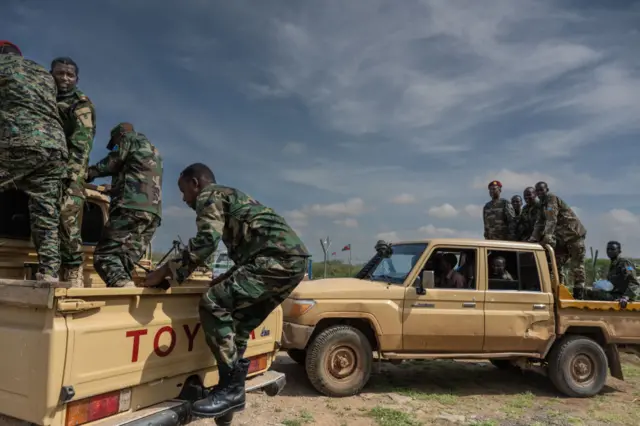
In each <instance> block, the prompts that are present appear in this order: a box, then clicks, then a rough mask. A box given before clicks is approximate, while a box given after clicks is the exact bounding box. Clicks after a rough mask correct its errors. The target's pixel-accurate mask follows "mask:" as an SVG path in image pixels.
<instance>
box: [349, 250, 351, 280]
mask: <svg viewBox="0 0 640 426" xmlns="http://www.w3.org/2000/svg"><path fill="white" fill-rule="evenodd" d="M349 276H351V244H349Z"/></svg>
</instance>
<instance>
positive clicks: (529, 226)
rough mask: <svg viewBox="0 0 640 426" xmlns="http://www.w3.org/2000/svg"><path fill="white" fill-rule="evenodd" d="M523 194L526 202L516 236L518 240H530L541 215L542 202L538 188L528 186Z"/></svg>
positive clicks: (519, 219)
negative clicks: (537, 191)
mask: <svg viewBox="0 0 640 426" xmlns="http://www.w3.org/2000/svg"><path fill="white" fill-rule="evenodd" d="M522 195H523V198H524V201H525V203H526V204H525V206H524V207H523V208H522V213H520V216H519V217H518V227H517V232H516V236H517V239H518V241H529V238H531V236H532V235H533V230H534V227H535V225H536V221H537V220H538V216H539V215H540V202H539V201H538V197H537V196H536V190H535V188H534V187H532V186H530V187H528V188H526V189H525V190H524V192H523V193H522Z"/></svg>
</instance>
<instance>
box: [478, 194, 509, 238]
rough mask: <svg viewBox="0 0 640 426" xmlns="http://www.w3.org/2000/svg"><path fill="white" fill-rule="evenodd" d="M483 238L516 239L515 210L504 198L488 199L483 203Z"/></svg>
mask: <svg viewBox="0 0 640 426" xmlns="http://www.w3.org/2000/svg"><path fill="white" fill-rule="evenodd" d="M482 215H483V218H484V238H485V239H487V240H506V241H513V240H515V239H516V237H515V234H516V212H515V211H514V210H513V206H512V205H511V203H510V202H509V201H507V200H505V199H504V198H500V199H498V200H496V201H493V200H491V201H489V202H488V203H487V204H485V205H484V209H483V212H482Z"/></svg>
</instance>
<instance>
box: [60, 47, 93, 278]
mask: <svg viewBox="0 0 640 426" xmlns="http://www.w3.org/2000/svg"><path fill="white" fill-rule="evenodd" d="M50 72H51V75H53V78H54V79H55V81H56V85H57V86H58V97H57V100H58V110H59V112H60V117H61V118H62V122H63V128H64V133H65V136H66V138H67V148H68V150H69V162H68V167H67V176H66V179H65V186H64V188H63V197H62V203H61V206H62V207H61V209H62V211H61V212H60V258H61V262H62V267H61V275H62V277H63V280H64V281H68V282H70V283H71V285H72V286H73V287H83V285H84V279H83V272H82V263H83V260H84V259H83V257H84V256H83V250H82V236H81V233H80V230H81V228H80V216H81V213H82V208H83V206H84V201H85V195H84V183H85V177H86V174H87V166H88V163H89V154H90V153H91V148H92V147H93V138H94V137H95V134H96V113H95V109H94V106H93V103H92V102H91V100H90V99H89V98H88V97H87V96H86V95H85V94H84V93H83V92H82V91H80V89H78V87H77V86H76V85H77V83H78V74H79V69H78V65H77V64H76V63H75V62H74V61H73V59H71V58H56V59H54V60H53V61H52V62H51V70H50Z"/></svg>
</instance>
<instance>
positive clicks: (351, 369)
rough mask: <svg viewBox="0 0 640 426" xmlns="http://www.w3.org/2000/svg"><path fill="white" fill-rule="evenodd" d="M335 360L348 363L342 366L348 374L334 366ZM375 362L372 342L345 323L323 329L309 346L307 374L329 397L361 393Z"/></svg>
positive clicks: (316, 386) (318, 389)
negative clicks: (335, 368)
mask: <svg viewBox="0 0 640 426" xmlns="http://www.w3.org/2000/svg"><path fill="white" fill-rule="evenodd" d="M336 362H342V363H348V365H347V366H344V365H342V366H341V367H342V369H343V370H347V371H346V373H345V372H344V371H342V372H336V371H335V370H334V369H333V368H331V367H334V366H335V363H336ZM372 364H373V350H372V349H371V343H369V340H368V339H367V338H366V337H365V335H364V334H362V332H361V331H360V330H358V329H357V328H354V327H350V326H346V325H338V326H334V327H330V328H328V329H326V330H324V331H323V332H321V333H320V334H318V335H317V336H316V338H315V339H313V342H311V344H310V345H309V347H308V349H307V360H306V370H307V377H309V380H310V381H311V384H312V385H313V387H314V388H316V390H317V391H318V392H320V393H322V394H324V395H327V396H330V397H345V396H352V395H356V394H357V393H358V392H360V391H361V390H362V388H363V387H364V386H365V385H366V384H367V382H368V381H369V378H370V377H371V366H372ZM332 370H334V371H333V372H332Z"/></svg>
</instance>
